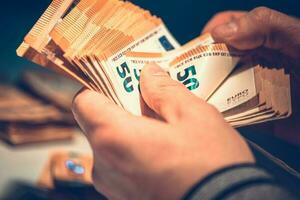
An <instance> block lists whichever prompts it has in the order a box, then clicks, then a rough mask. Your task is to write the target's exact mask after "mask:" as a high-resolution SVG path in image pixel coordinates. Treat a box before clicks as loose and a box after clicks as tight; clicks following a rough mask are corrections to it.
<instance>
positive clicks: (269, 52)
mask: <svg viewBox="0 0 300 200" xmlns="http://www.w3.org/2000/svg"><path fill="white" fill-rule="evenodd" d="M203 32H210V33H211V34H212V36H213V38H214V39H215V40H216V41H217V42H225V43H227V44H228V45H230V46H233V47H235V48H237V49H239V50H243V51H247V55H250V56H252V57H255V58H258V60H259V62H260V63H262V64H265V65H266V66H277V67H285V69H286V70H287V71H288V72H289V73H290V74H291V88H292V104H293V114H292V116H291V117H290V118H288V119H285V120H280V121H276V122H272V123H270V124H268V127H271V129H272V130H270V131H272V132H274V134H275V135H278V136H279V137H282V138H283V139H286V140H288V141H290V142H293V143H297V144H300V137H299V130H300V124H299V123H298V122H299V121H300V106H299V101H300V64H299V63H300V20H299V19H296V18H293V17H290V16H287V15H285V14H283V13H280V12H277V11H275V10H271V9H268V8H264V7H261V8H256V9H254V10H252V11H250V12H241V11H227V12H221V13H218V14H217V15H215V16H214V17H213V18H212V19H211V20H210V21H209V22H208V23H207V25H206V26H205V28H204V29H203ZM260 127H262V126H260Z"/></svg>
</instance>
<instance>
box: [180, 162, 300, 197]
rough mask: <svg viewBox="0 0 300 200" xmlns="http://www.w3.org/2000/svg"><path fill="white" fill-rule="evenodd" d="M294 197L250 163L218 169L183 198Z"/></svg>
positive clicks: (267, 174) (268, 175)
mask: <svg viewBox="0 0 300 200" xmlns="http://www.w3.org/2000/svg"><path fill="white" fill-rule="evenodd" d="M200 199H201V200H241V199H243V200H250V199H251V200H252V199H272V200H277V199H278V200H279V199H280V200H282V199H289V200H296V199H297V198H296V197H295V196H293V194H292V193H290V191H288V190H286V189H285V188H284V187H283V186H281V185H280V184H279V183H278V182H277V181H276V180H275V179H274V178H273V177H272V176H271V175H270V174H269V173H267V172H266V171H264V170H263V169H261V168H259V167H257V166H256V165H254V164H243V165H235V166H231V167H227V168H224V169H221V170H219V171H217V172H215V173H213V174H211V175H209V176H208V177H206V178H205V179H203V180H202V181H200V182H199V183H198V184H196V185H195V186H194V187H193V188H192V189H191V190H190V191H189V192H188V193H187V194H186V195H185V197H184V200H200Z"/></svg>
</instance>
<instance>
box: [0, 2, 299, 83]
mask: <svg viewBox="0 0 300 200" xmlns="http://www.w3.org/2000/svg"><path fill="white" fill-rule="evenodd" d="M50 2H51V1H50V0H24V1H3V0H1V8H2V9H1V13H0V15H1V18H0V19H1V32H0V36H1V37H0V44H1V46H0V50H1V52H0V61H1V62H0V82H3V81H5V82H6V81H10V82H11V81H14V80H15V79H16V78H17V77H18V75H19V74H20V72H21V71H22V70H26V69H29V68H34V69H39V68H38V67H36V66H35V65H34V64H31V63H30V62H28V61H25V60H24V59H21V58H18V57H17V56H16V53H15V50H16V48H17V46H18V45H19V44H20V43H21V41H22V39H23V37H24V36H25V34H26V33H27V32H28V31H29V29H30V28H31V27H32V25H33V24H34V23H35V21H36V20H37V19H38V18H39V16H40V15H41V14H42V13H43V11H44V10H45V9H46V7H47V6H48V4H49V3H50ZM132 2H134V3H136V4H137V5H140V6H142V7H143V8H147V9H148V10H150V11H152V12H153V13H154V14H155V15H157V16H160V17H162V18H163V19H164V21H165V23H166V24H167V26H168V28H169V29H170V31H171V32H172V33H173V34H174V36H175V37H176V38H177V39H178V41H179V42H180V43H185V42H187V41H189V40H191V39H192V38H194V37H195V36H197V35H199V33H200V32H201V29H202V27H203V26H204V25H205V23H206V22H207V21H208V20H209V19H210V18H211V17H212V16H213V15H214V14H215V13H217V12H220V11H224V10H251V9H253V8H255V7H257V6H267V7H270V8H273V9H277V10H280V11H282V12H285V13H287V14H290V15H294V16H300V12H299V10H300V6H299V1H297V0H285V1H276V0H273V1H271V0H265V1H263V0H261V1H257V0H248V1H244V0H239V1H237V0H231V1H230V0H211V1H208V0H206V1H200V0H197V1H196V0H132Z"/></svg>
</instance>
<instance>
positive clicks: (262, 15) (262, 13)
mask: <svg viewBox="0 0 300 200" xmlns="http://www.w3.org/2000/svg"><path fill="white" fill-rule="evenodd" d="M250 14H251V15H252V17H253V18H254V19H255V20H256V21H258V22H268V21H269V20H270V19H271V18H272V16H273V14H274V11H273V10H272V9H270V8H268V7H264V6H261V7H257V8H255V9H254V10H252V11H251V12H250Z"/></svg>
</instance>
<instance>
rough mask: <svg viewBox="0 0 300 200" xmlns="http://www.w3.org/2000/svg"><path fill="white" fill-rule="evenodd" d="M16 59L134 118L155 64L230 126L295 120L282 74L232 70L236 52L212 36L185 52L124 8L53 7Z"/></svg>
mask: <svg viewBox="0 0 300 200" xmlns="http://www.w3.org/2000/svg"><path fill="white" fill-rule="evenodd" d="M17 54H18V55H19V56H21V57H25V58H27V59H29V60H31V61H33V62H35V63H37V64H39V65H42V66H44V67H47V68H49V69H52V70H55V71H57V72H60V73H63V74H65V75H67V76H70V77H72V78H73V79H75V80H77V81H79V82H80V83H81V84H83V85H84V86H85V87H87V88H89V89H92V90H95V91H98V92H101V93H103V94H104V95H106V96H107V97H108V98H110V99H111V100H112V101H113V102H114V103H116V104H117V105H119V106H121V107H123V108H124V109H126V110H128V111H129V112H131V113H133V114H135V115H142V114H143V113H142V111H141V104H140V90H139V78H140V72H141V70H142V68H143V67H144V65H145V64H147V63H151V62H155V63H158V64H159V65H160V66H161V67H163V68H164V69H165V70H166V71H167V72H168V73H169V74H170V77H171V78H172V79H174V80H176V81H179V82H181V83H182V84H184V85H185V86H186V87H187V88H188V89H189V90H190V91H191V92H193V93H194V94H195V95H197V96H198V97H199V98H203V99H205V100H207V101H208V102H209V103H211V104H213V105H214V106H216V107H217V108H218V109H219V110H220V111H221V112H222V113H224V117H225V119H226V120H227V121H228V122H229V123H231V124H232V125H233V126H243V125H248V124H253V123H258V122H262V121H266V120H271V119H276V118H283V117H287V116H289V115H290V113H291V106H290V104H291V103H290V94H289V90H290V88H289V76H288V75H286V74H285V73H284V71H282V70H279V71H276V70H270V69H267V68H262V67H261V66H256V67H254V68H253V67H252V68H251V67H250V68H247V69H245V70H244V71H240V70H239V71H234V69H235V67H236V66H237V64H238V63H239V60H240V56H241V54H240V53H239V52H238V51H234V50H232V49H230V48H229V47H228V46H227V45H226V44H221V43H215V42H214V40H213V38H212V37H211V36H210V35H209V34H206V35H202V36H199V37H197V38H195V39H194V40H192V41H190V42H188V43H187V44H185V45H182V46H181V45H180V44H179V43H178V42H177V41H176V39H175V38H174V37H173V36H172V35H171V33H170V32H169V31H168V29H167V27H166V26H165V24H164V23H163V21H162V20H161V19H160V18H158V17H156V16H154V15H152V14H151V13H150V12H149V11H147V10H144V9H142V8H140V7H139V6H137V5H134V4H133V3H131V2H127V1H120V0H53V1H52V3H51V4H50V5H49V7H48V8H47V10H46V11H45V13H44V14H43V15H42V16H41V18H40V19H39V20H38V21H37V23H36V24H35V25H34V26H33V28H32V29H31V31H30V32H29V33H28V34H27V35H26V37H25V38H24V41H23V43H22V44H21V45H20V47H19V48H18V49H17ZM232 71H234V73H232ZM230 74H231V75H230ZM277 75H278V76H277ZM278 77H280V78H282V79H279V78H278ZM240 82H241V83H242V84H240ZM278 92H280V94H281V96H280V97H278ZM281 92H282V93H281ZM278 99H280V101H279V100H278ZM282 99H284V100H282ZM282 104H284V105H282Z"/></svg>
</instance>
